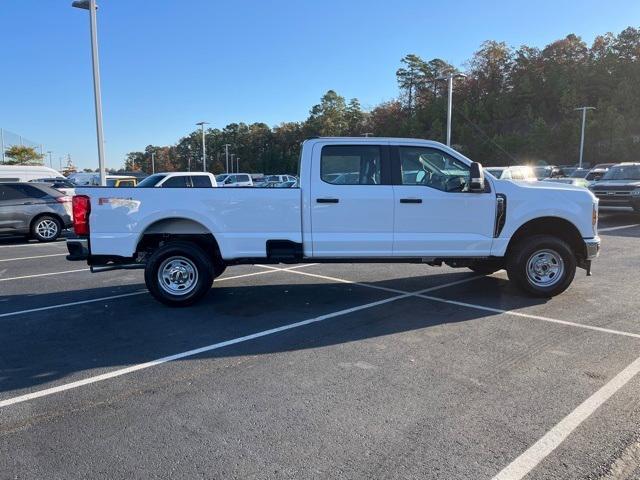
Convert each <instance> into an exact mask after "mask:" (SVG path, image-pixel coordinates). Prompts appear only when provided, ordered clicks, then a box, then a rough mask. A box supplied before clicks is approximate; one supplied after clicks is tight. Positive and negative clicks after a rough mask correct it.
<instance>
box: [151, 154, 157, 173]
mask: <svg viewBox="0 0 640 480" xmlns="http://www.w3.org/2000/svg"><path fill="white" fill-rule="evenodd" d="M154 173H156V152H151V175H153V174H154Z"/></svg>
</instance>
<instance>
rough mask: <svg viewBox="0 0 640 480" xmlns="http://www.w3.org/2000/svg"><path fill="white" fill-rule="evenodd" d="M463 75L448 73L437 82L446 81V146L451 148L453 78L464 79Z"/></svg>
mask: <svg viewBox="0 0 640 480" xmlns="http://www.w3.org/2000/svg"><path fill="white" fill-rule="evenodd" d="M466 77H467V76H466V75H465V74H464V73H449V74H448V75H444V76H440V77H438V78H437V80H447V82H448V84H449V100H448V102H447V146H448V147H450V146H451V114H452V113H453V79H454V78H466Z"/></svg>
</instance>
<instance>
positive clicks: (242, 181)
mask: <svg viewBox="0 0 640 480" xmlns="http://www.w3.org/2000/svg"><path fill="white" fill-rule="evenodd" d="M216 182H217V183H218V186H219V187H253V179H252V178H251V175H249V174H248V173H222V174H220V175H216Z"/></svg>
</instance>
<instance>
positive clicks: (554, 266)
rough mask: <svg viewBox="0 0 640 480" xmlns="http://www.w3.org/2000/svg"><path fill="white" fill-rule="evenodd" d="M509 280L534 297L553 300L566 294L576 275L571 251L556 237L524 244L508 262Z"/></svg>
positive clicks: (527, 240) (513, 250)
mask: <svg viewBox="0 0 640 480" xmlns="http://www.w3.org/2000/svg"><path fill="white" fill-rule="evenodd" d="M507 273H508V275H509V280H511V281H513V282H514V283H515V284H516V285H517V286H518V287H519V288H521V289H522V290H524V291H525V292H526V293H528V294H529V295H532V296H534V297H542V298H549V297H554V296H556V295H558V294H560V293H562V292H564V291H565V290H566V289H567V288H569V285H571V282H572V281H573V277H574V276H575V274H576V257H575V255H574V253H573V251H572V250H571V247H570V246H569V245H568V244H567V243H566V242H564V241H563V240H561V239H559V238H557V237H554V236H552V235H535V236H533V237H530V238H525V239H522V240H520V241H519V242H518V243H517V244H516V245H514V246H513V248H511V251H510V253H509V256H508V258H507Z"/></svg>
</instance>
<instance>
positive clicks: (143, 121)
mask: <svg viewBox="0 0 640 480" xmlns="http://www.w3.org/2000/svg"><path fill="white" fill-rule="evenodd" d="M70 3H71V0H2V17H1V18H2V27H1V28H0V45H2V55H0V58H1V59H2V64H1V65H2V66H1V67H0V69H1V70H0V72H1V73H0V127H3V128H5V129H8V130H11V131H13V132H16V133H19V134H22V135H24V136H25V137H27V138H29V139H32V140H35V141H37V142H39V143H43V144H44V148H45V150H52V151H53V152H54V153H53V157H54V163H55V162H56V161H57V158H58V157H59V156H62V155H66V154H67V153H70V154H71V155H72V158H73V159H74V162H75V163H76V164H77V165H78V166H80V167H86V166H91V167H93V166H95V165H96V163H97V160H96V158H97V148H96V140H95V117H94V110H93V90H92V77H91V63H90V60H91V57H90V48H89V26H88V16H87V13H88V12H87V11H83V10H78V9H75V8H71V7H70ZM99 5H100V8H99V11H98V27H99V28H98V32H99V41H100V57H101V58H100V61H101V69H102V89H103V106H104V129H105V140H106V155H107V166H109V167H119V166H121V165H122V163H123V161H124V155H125V154H126V153H127V152H129V151H132V150H141V149H143V148H144V147H145V146H146V145H148V144H156V145H166V144H173V143H175V142H176V141H177V140H178V139H179V138H180V137H181V136H183V135H185V134H187V133H188V132H189V131H191V130H192V129H194V128H195V127H194V125H193V124H194V123H195V122H197V121H199V120H201V119H204V120H207V121H209V122H211V124H212V125H211V126H213V127H223V126H224V125H226V124H227V123H231V122H234V121H243V122H246V123H250V122H255V121H263V122H266V123H267V124H270V125H275V124H277V123H280V122H282V121H292V120H303V119H304V118H306V116H307V114H308V110H309V108H310V107H311V106H312V105H313V104H315V103H318V100H319V98H320V96H321V95H322V94H323V93H324V92H325V91H326V90H328V89H334V90H336V91H337V92H338V93H340V94H342V95H344V96H345V97H347V98H351V97H358V98H359V99H360V101H361V102H362V104H363V106H365V107H372V106H374V105H376V104H377V103H379V102H381V101H384V100H389V99H392V98H393V97H395V96H396V95H397V87H396V80H395V71H396V69H397V68H398V66H399V60H400V59H401V58H402V57H403V56H404V55H405V54H407V53H416V54H418V55H420V56H422V57H423V58H425V59H430V58H433V57H440V58H443V59H445V60H448V61H449V62H451V63H453V64H454V65H456V66H459V67H464V62H465V61H466V60H468V59H469V58H470V57H471V55H472V54H473V52H474V51H475V50H477V48H478V47H479V45H480V44H481V42H482V41H484V40H487V39H492V40H502V41H506V42H507V43H508V44H509V45H512V46H514V47H518V46H520V45H522V44H527V45H532V46H544V45H546V44H547V43H549V42H551V41H553V40H556V39H558V38H562V37H564V36H565V35H566V34H568V33H576V34H578V35H580V36H581V37H582V38H583V39H584V40H586V41H587V42H591V40H593V38H594V37H595V36H596V35H598V34H602V33H605V32H608V31H611V32H614V33H618V32H619V31H620V30H622V29H624V28H625V27H627V26H636V27H637V26H640V2H638V1H637V0H619V1H609V2H602V1H601V0H600V1H596V0H582V1H573V0H571V1H569V0H566V1H562V0H560V1H558V0H555V1H548V0H537V1H535V2H532V1H520V0H511V1H504V0H486V1H478V0H476V1H467V0H462V1H456V2H435V1H427V0H422V1H419V0H396V1H388V0H387V1H377V0H342V1H338V0H323V1H316V2H312V1H306V0H261V1H243V2H240V1H239V2H222V1H214V0H190V1H178V0H155V1H149V0H102V1H99Z"/></svg>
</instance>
